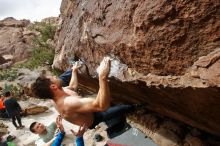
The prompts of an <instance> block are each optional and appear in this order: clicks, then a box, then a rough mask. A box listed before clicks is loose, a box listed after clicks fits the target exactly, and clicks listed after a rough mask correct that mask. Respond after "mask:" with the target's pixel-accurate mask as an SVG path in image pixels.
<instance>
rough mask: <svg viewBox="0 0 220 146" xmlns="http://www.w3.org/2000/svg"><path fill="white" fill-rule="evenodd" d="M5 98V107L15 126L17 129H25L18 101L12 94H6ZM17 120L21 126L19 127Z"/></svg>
mask: <svg viewBox="0 0 220 146" xmlns="http://www.w3.org/2000/svg"><path fill="white" fill-rule="evenodd" d="M5 97H6V99H5V101H4V105H5V108H6V111H7V113H8V116H9V117H10V118H11V119H12V123H13V125H14V126H15V127H16V129H21V128H24V126H23V125H22V123H21V116H20V112H21V111H22V110H21V106H20V105H19V104H18V102H17V100H16V99H15V98H13V97H12V96H11V92H9V91H8V92H5ZM16 120H17V121H18V124H19V126H18V125H17V123H16Z"/></svg>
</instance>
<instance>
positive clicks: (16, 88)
mask: <svg viewBox="0 0 220 146" xmlns="http://www.w3.org/2000/svg"><path fill="white" fill-rule="evenodd" d="M7 91H10V92H11V94H12V95H13V96H14V97H16V98H17V97H20V96H21V95H22V94H23V89H22V87H21V86H20V85H18V84H16V85H12V84H10V85H8V84H5V85H4V87H3V91H2V93H3V94H4V93H5V92H7Z"/></svg>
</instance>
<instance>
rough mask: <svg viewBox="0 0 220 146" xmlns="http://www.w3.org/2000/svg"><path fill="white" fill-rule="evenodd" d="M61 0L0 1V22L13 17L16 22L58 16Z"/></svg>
mask: <svg viewBox="0 0 220 146" xmlns="http://www.w3.org/2000/svg"><path fill="white" fill-rule="evenodd" d="M60 5H61V0H0V20H2V19H4V18H6V17H14V18H16V19H18V20H20V19H29V20H31V21H32V22H33V21H41V20H42V19H43V18H46V17H51V16H59V14H60Z"/></svg>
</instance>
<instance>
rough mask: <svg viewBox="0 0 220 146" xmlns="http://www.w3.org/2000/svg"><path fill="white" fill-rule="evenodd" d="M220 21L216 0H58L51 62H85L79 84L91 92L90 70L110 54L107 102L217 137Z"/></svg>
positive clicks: (93, 84)
mask: <svg viewBox="0 0 220 146" xmlns="http://www.w3.org/2000/svg"><path fill="white" fill-rule="evenodd" d="M219 17H220V4H219V3H218V1H217V0H211V1H208V2H207V1H205V0H204V1H200V2H199V3H198V2H196V1H178V0H174V1H165V0H164V1H163V0H156V1H146V0H145V1H142V0H140V1H131V0H127V1H116V0H109V1H105V0H101V1H88V0H76V1H71V0H63V1H62V5H61V19H62V22H61V23H60V27H59V30H58V31H57V34H56V35H57V36H56V39H57V48H56V52H57V55H56V57H55V60H54V64H53V65H54V67H56V68H59V69H65V68H66V67H67V66H68V58H74V59H76V60H77V59H79V58H80V59H81V60H84V61H85V63H86V65H87V68H85V67H84V68H82V70H81V75H80V83H81V84H82V85H83V86H86V87H87V88H89V89H91V90H93V91H97V89H98V84H97V80H96V74H97V72H96V69H97V67H98V64H99V62H100V61H101V60H102V59H103V57H104V56H111V58H112V59H113V61H112V68H111V69H112V70H111V74H110V76H111V78H110V86H111V94H112V97H113V99H114V102H129V103H135V102H143V103H146V105H147V107H148V108H149V109H151V110H153V111H156V112H159V113H161V114H163V115H166V116H169V117H172V118H174V119H177V120H180V121H183V122H185V123H187V124H190V125H192V126H195V127H197V128H200V129H203V130H205V131H208V132H210V133H212V134H215V135H219V136H220V124H219V123H220V114H219V113H220V108H219V107H220V98H219V97H220V87H219V86H220V69H219V68H220V49H219V47H220V39H219V33H220V30H219V26H220V22H219V20H220V18H219Z"/></svg>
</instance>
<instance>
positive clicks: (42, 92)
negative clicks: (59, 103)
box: [31, 76, 54, 99]
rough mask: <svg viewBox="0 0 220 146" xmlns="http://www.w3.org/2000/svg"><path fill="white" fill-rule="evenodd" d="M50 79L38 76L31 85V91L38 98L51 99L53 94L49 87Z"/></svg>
mask: <svg viewBox="0 0 220 146" xmlns="http://www.w3.org/2000/svg"><path fill="white" fill-rule="evenodd" d="M50 85H51V81H50V79H48V78H46V77H44V76H40V77H38V78H37V79H36V81H35V82H34V83H33V84H32V86H31V91H32V93H33V94H34V95H35V96H37V97H38V98H40V99H52V98H53V96H54V94H53V92H52V91H51V89H50Z"/></svg>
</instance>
